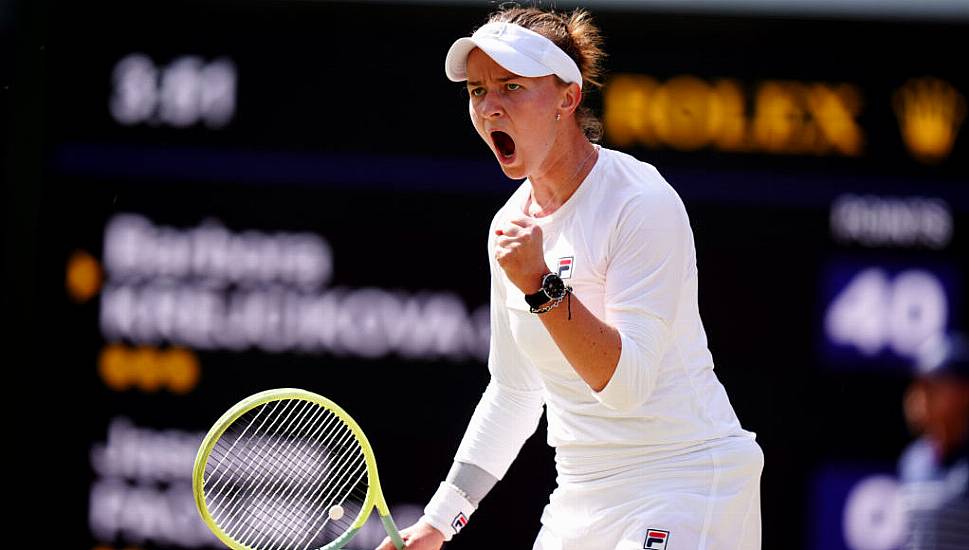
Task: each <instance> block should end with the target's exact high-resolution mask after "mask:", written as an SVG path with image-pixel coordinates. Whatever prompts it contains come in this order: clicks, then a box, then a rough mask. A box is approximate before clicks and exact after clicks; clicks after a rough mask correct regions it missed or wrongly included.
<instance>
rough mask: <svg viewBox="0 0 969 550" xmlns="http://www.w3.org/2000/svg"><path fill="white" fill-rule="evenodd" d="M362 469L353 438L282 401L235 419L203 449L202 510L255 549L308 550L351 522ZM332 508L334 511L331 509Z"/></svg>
mask: <svg viewBox="0 0 969 550" xmlns="http://www.w3.org/2000/svg"><path fill="white" fill-rule="evenodd" d="M367 473H368V472H367V464H366V458H365V456H364V454H363V452H362V449H361V447H360V444H359V442H358V441H357V438H356V437H355V436H354V435H353V432H352V431H351V430H350V428H349V427H348V426H347V425H346V424H345V423H344V422H343V421H342V420H341V419H340V418H339V417H338V416H337V415H336V414H334V413H333V412H331V411H329V410H328V409H326V408H325V407H323V406H321V405H317V404H316V403H313V402H310V401H305V400H300V399H288V400H278V401H274V402H270V403H267V404H264V405H261V406H259V407H257V408H255V409H253V410H251V411H249V412H247V413H246V414H244V415H243V416H242V417H240V418H239V419H237V420H236V421H235V422H234V423H233V424H232V425H231V426H230V427H229V428H228V429H227V430H226V431H225V432H224V433H223V435H222V436H221V437H220V439H219V441H218V442H217V443H216V445H215V446H214V448H213V449H212V451H211V453H210V454H209V457H208V459H207V461H206V465H205V474H204V476H203V483H202V485H203V487H204V488H205V502H206V506H207V508H208V510H209V513H210V515H211V516H212V518H213V519H214V520H215V522H216V523H217V524H218V525H219V526H220V528H221V529H222V530H223V531H224V532H225V533H226V534H227V535H228V536H229V537H230V538H232V539H233V540H236V541H237V542H239V543H241V544H243V545H245V546H247V547H249V548H254V549H258V550H263V549H265V550H277V549H278V550H282V549H289V548H303V549H308V548H318V547H320V546H323V545H325V544H327V543H329V542H331V541H332V540H333V539H335V538H337V537H338V536H340V535H342V534H343V533H345V532H346V531H347V529H349V528H350V527H351V526H352V524H353V522H354V520H355V519H356V517H357V516H358V515H359V513H360V511H361V509H362V506H363V503H364V502H365V500H366V496H367V492H368V488H369V479H368V477H367ZM336 506H340V507H341V508H340V509H339V510H340V511H342V514H341V513H333V514H331V510H334V509H335V507H336ZM341 516H342V517H341ZM331 517H333V518H335V519H331Z"/></svg>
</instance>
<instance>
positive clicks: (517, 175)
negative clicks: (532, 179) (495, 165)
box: [499, 164, 528, 180]
mask: <svg viewBox="0 0 969 550" xmlns="http://www.w3.org/2000/svg"><path fill="white" fill-rule="evenodd" d="M499 166H501V171H502V172H504V173H505V176H507V177H508V178H510V179H513V180H523V179H525V178H527V177H528V173H527V172H526V171H525V167H524V166H506V165H504V164H499Z"/></svg>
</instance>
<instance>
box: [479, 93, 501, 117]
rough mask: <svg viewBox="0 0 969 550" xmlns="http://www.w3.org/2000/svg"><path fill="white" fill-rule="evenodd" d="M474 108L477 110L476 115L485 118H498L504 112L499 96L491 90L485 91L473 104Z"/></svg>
mask: <svg viewBox="0 0 969 550" xmlns="http://www.w3.org/2000/svg"><path fill="white" fill-rule="evenodd" d="M475 110H476V111H477V112H478V116H480V117H481V118H487V119H493V118H498V117H500V116H502V114H504V112H505V110H504V107H503V106H502V104H501V98H500V97H498V94H496V93H493V92H491V93H486V94H485V95H484V97H482V98H481V101H479V102H478V104H477V105H476V106H475Z"/></svg>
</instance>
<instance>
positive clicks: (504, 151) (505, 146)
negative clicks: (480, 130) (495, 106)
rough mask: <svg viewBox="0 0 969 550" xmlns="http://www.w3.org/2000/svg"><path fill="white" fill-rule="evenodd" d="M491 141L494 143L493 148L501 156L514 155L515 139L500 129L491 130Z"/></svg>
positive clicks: (509, 156)
mask: <svg viewBox="0 0 969 550" xmlns="http://www.w3.org/2000/svg"><path fill="white" fill-rule="evenodd" d="M491 141H492V143H494V144H495V150H496V151H498V154H499V155H501V156H502V157H503V158H506V159H510V158H511V157H513V156H515V140H513V139H512V138H511V136H509V135H508V134H506V133H505V132H502V131H501V130H496V131H494V132H491Z"/></svg>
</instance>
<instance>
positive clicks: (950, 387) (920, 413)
mask: <svg viewBox="0 0 969 550" xmlns="http://www.w3.org/2000/svg"><path fill="white" fill-rule="evenodd" d="M909 399H911V400H914V401H918V402H917V403H912V405H914V406H913V407H912V408H913V410H912V411H909V410H908V407H906V412H907V413H908V417H909V419H910V421H912V420H916V421H915V422H914V424H916V425H917V426H918V427H919V428H921V430H922V431H924V432H925V434H926V435H927V436H928V437H929V439H930V440H932V443H933V444H934V445H935V447H936V448H937V449H938V450H939V452H940V453H941V454H943V455H945V454H948V453H949V452H951V451H953V450H955V449H957V448H958V447H959V446H960V445H961V444H962V443H964V442H965V441H966V438H967V437H969V382H965V381H962V380H955V379H949V378H938V379H936V378H930V379H925V380H920V381H918V382H916V384H915V385H914V386H913V388H912V390H910V395H909ZM906 405H909V404H908V403H906ZM913 413H914V414H913ZM913 416H914V417H915V418H913Z"/></svg>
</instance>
